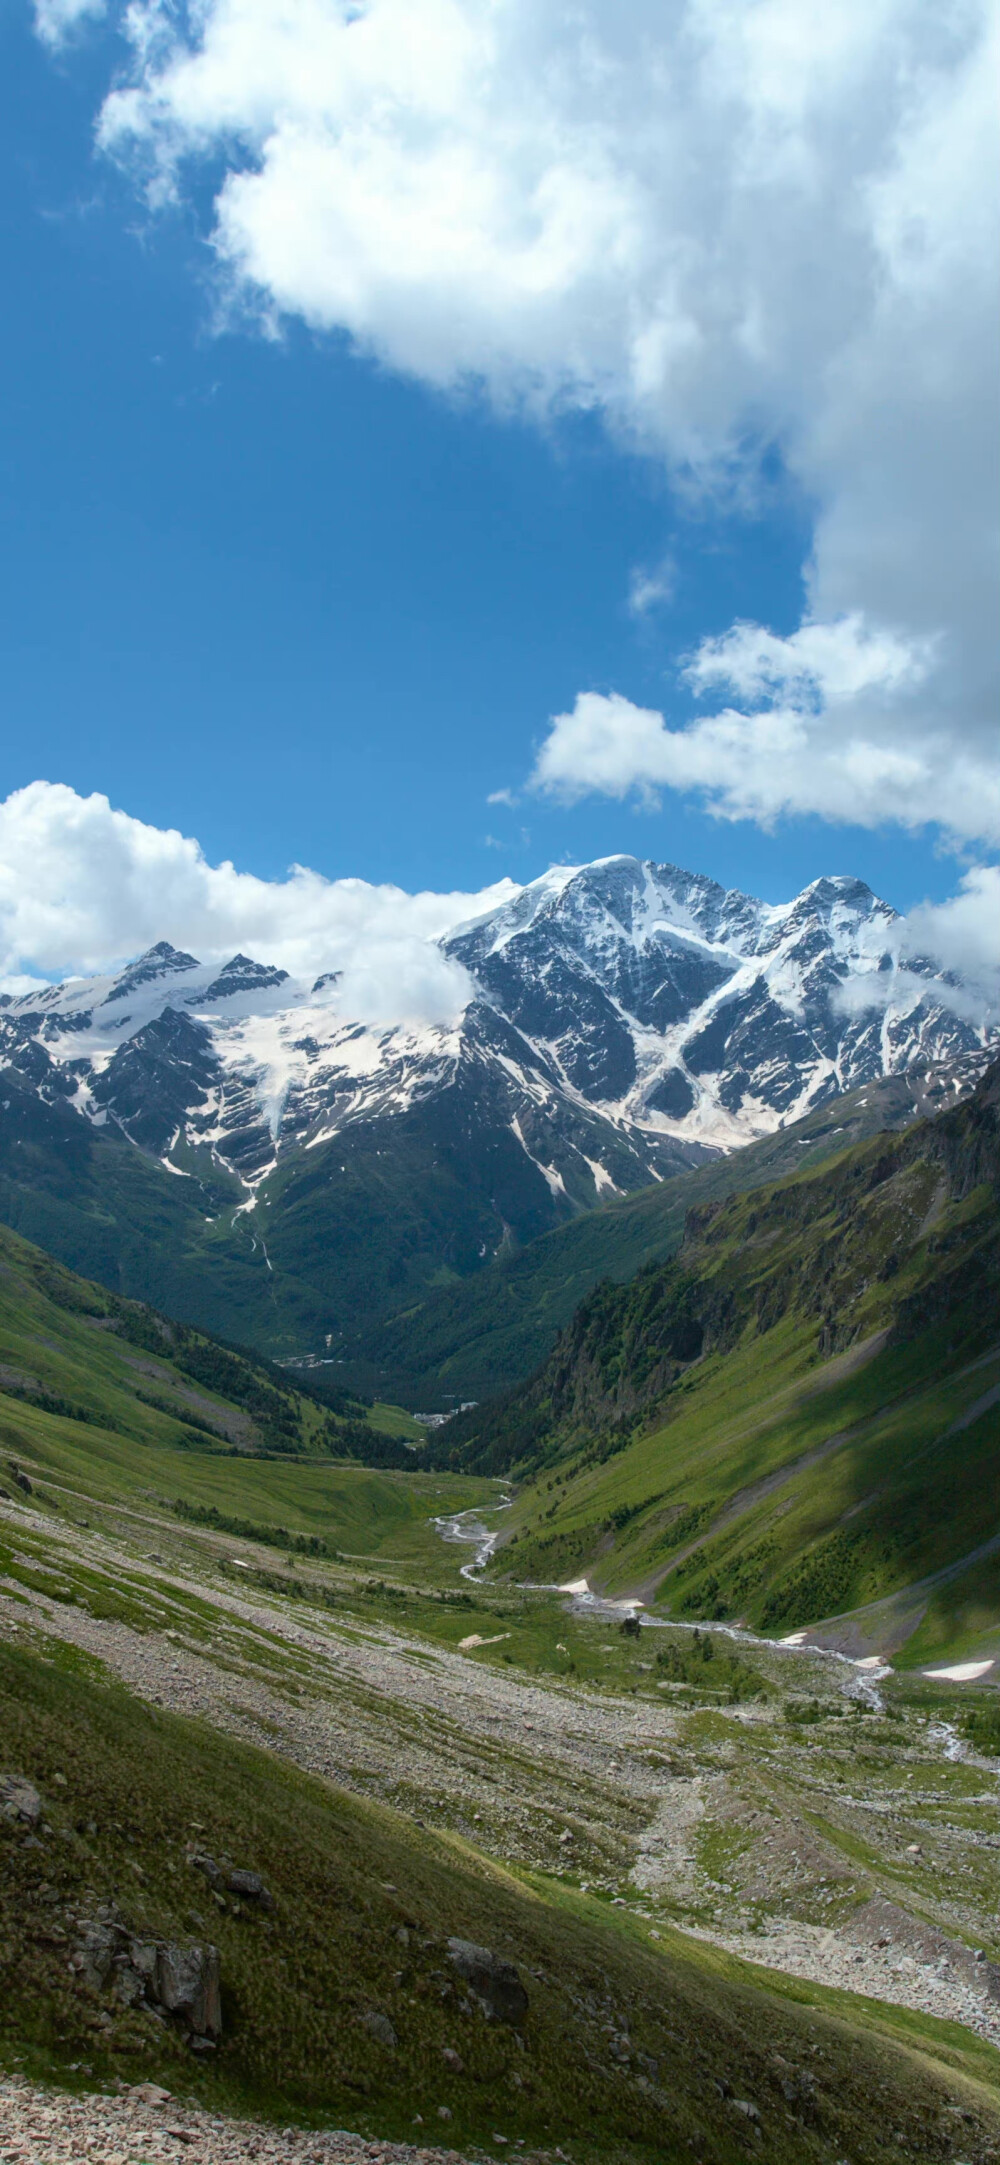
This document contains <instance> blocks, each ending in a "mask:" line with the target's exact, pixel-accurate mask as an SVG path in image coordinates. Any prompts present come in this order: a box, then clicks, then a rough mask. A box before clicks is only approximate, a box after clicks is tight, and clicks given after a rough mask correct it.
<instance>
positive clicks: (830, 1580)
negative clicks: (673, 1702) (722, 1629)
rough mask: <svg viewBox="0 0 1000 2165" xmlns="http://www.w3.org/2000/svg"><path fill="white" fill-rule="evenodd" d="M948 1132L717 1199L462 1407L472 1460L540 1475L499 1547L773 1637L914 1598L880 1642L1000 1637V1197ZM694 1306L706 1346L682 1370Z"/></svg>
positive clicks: (547, 1573)
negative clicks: (622, 1282) (551, 1349)
mask: <svg viewBox="0 0 1000 2165" xmlns="http://www.w3.org/2000/svg"><path fill="white" fill-rule="evenodd" d="M961 1117H962V1116H961V1115H960V1114H955V1115H949V1116H947V1118H948V1119H950V1120H952V1121H953V1122H960V1120H961ZM946 1145H948V1135H947V1131H946V1130H945V1129H944V1128H943V1126H942V1124H940V1123H936V1124H934V1125H933V1126H929V1127H927V1128H925V1129H923V1130H922V1131H921V1132H920V1133H919V1134H915V1133H913V1132H911V1134H910V1135H908V1136H906V1137H903V1138H900V1139H899V1140H898V1141H896V1142H890V1141H888V1140H887V1139H886V1138H880V1139H876V1140H874V1141H872V1142H871V1143H869V1144H866V1145H863V1146H862V1147H861V1148H860V1149H858V1150H855V1151H853V1152H850V1153H847V1154H845V1155H844V1156H843V1157H842V1158H841V1159H839V1160H835V1161H834V1162H833V1163H832V1164H831V1165H830V1166H829V1167H828V1168H826V1169H825V1170H823V1171H821V1172H819V1173H815V1174H812V1175H798V1176H795V1177H793V1178H792V1179H790V1180H788V1181H785V1182H784V1183H782V1184H780V1185H779V1186H778V1187H777V1188H775V1189H773V1190H771V1191H758V1192H757V1193H756V1194H754V1195H753V1196H748V1197H744V1198H737V1199H735V1200H733V1201H732V1202H731V1203H729V1204H728V1205H727V1206H725V1207H724V1208H723V1209H721V1210H719V1211H718V1212H717V1213H707V1214H702V1216H701V1217H700V1218H698V1219H696V1220H695V1221H694V1222H693V1224H692V1225H691V1227H690V1228H689V1237H688V1239H687V1241H686V1244H685V1248H684V1251H683V1254H682V1257H681V1259H680V1263H679V1264H673V1265H668V1266H666V1268H665V1269H664V1270H662V1271H660V1272H656V1271H650V1272H647V1273H646V1274H644V1275H642V1276H640V1277H639V1278H638V1279H637V1280H636V1281H634V1283H633V1285H632V1286H631V1287H628V1288H625V1289H620V1290H618V1289H613V1288H610V1287H607V1288H603V1289H599V1290H598V1292H597V1293H596V1294H595V1295H594V1296H592V1298H591V1301H590V1302H589V1303H588V1304H585V1306H584V1307H583V1309H582V1310H581V1311H580V1313H579V1315H578V1317H577V1318H576V1320H575V1322H574V1325H573V1328H572V1330H571V1331H569V1332H567V1333H566V1334H565V1336H564V1339H563V1340H562V1341H560V1346H559V1348H558V1350H557V1353H556V1355H554V1356H553V1357H552V1359H551V1360H550V1362H549V1364H548V1365H547V1367H546V1368H545V1369H543V1370H542V1371H541V1372H540V1374H539V1376H538V1377H537V1378H536V1379H535V1381H534V1382H533V1383H532V1384H531V1385H530V1386H527V1387H525V1388H524V1390H523V1391H522V1392H521V1393H519V1394H517V1393H515V1394H514V1395H513V1396H512V1398H511V1399H510V1400H509V1401H507V1402H506V1404H504V1403H501V1404H500V1406H499V1407H498V1408H497V1409H496V1410H493V1411H491V1410H488V1409H483V1410H482V1412H481V1413H480V1412H477V1413H476V1414H473V1415H469V1416H466V1417H464V1426H465V1431H466V1434H467V1435H468V1436H469V1437H470V1441H469V1442H468V1443H466V1444H465V1446H464V1455H465V1458H466V1462H467V1463H470V1464H473V1465H480V1466H481V1467H483V1468H484V1469H485V1468H486V1467H489V1468H490V1469H491V1470H494V1469H498V1468H500V1467H502V1466H503V1465H504V1464H508V1465H509V1464H510V1463H511V1461H512V1460H514V1459H516V1458H517V1456H518V1455H519V1454H520V1457H521V1461H522V1467H523V1469H524V1470H525V1471H526V1472H528V1473H530V1474H531V1476H532V1479H531V1481H530V1485H529V1486H528V1487H527V1488H526V1489H524V1490H523V1491H522V1494H521V1496H520V1498H519V1500H518V1503H517V1505H516V1507H515V1511H514V1513H513V1514H512V1516H511V1521H510V1525H511V1533H512V1536H513V1537H514V1540H515V1541H516V1547H513V1548H510V1549H507V1550H505V1551H503V1552H501V1553H502V1555H503V1560H504V1561H505V1562H507V1563H509V1565H510V1567H511V1568H513V1569H515V1570H516V1573H517V1576H518V1577H523V1576H525V1575H526V1574H527V1575H530V1576H534V1577H537V1578H539V1579H546V1580H553V1579H565V1578H569V1577H573V1576H576V1575H577V1574H578V1573H579V1572H580V1571H581V1570H584V1569H586V1570H588V1571H589V1572H590V1574H591V1576H592V1578H593V1579H594V1580H595V1581H596V1582H597V1583H598V1584H601V1585H603V1586H605V1587H607V1588H608V1589H609V1590H616V1591H619V1592H622V1591H626V1590H629V1591H631V1590H639V1591H642V1593H643V1594H644V1595H645V1597H646V1598H647V1599H656V1600H658V1601H659V1602H660V1603H661V1604H662V1605H663V1606H664V1607H665V1608H667V1609H668V1610H669V1611H670V1612H672V1613H675V1614H680V1615H689V1616H691V1617H698V1616H708V1617H718V1618H725V1617H729V1618H744V1619H746V1620H748V1621H750V1622H751V1623H753V1624H755V1625H757V1626H758V1627H762V1628H764V1629H766V1630H770V1631H776V1632H788V1631H791V1630H794V1629H797V1628H801V1627H803V1626H805V1625H806V1624H813V1623H815V1622H816V1621H817V1620H818V1619H821V1618H824V1617H829V1616H832V1615H839V1614H842V1613H843V1612H845V1611H851V1610H857V1609H859V1608H862V1607H863V1606H865V1605H867V1604H873V1603H879V1602H885V1601H886V1600H892V1599H893V1598H894V1600H895V1606H894V1607H890V1609H889V1610H888V1611H886V1610H880V1611H876V1613H875V1614H874V1615H873V1616H872V1617H871V1618H870V1619H869V1620H868V1622H867V1623H865V1622H864V1621H863V1620H862V1621H861V1622H860V1623H859V1625H858V1627H857V1635H858V1651H867V1650H869V1648H870V1647H871V1646H872V1645H874V1646H875V1647H877V1648H879V1649H881V1648H882V1647H883V1646H884V1645H885V1644H886V1643H888V1644H895V1645H899V1644H901V1643H904V1642H905V1641H906V1639H907V1638H908V1637H909V1636H910V1634H911V1633H913V1632H914V1631H915V1630H916V1627H917V1625H918V1624H919V1626H920V1635H919V1637H918V1638H915V1639H914V1654H913V1658H917V1655H918V1654H919V1655H920V1656H921V1657H922V1656H923V1655H924V1654H925V1653H926V1651H927V1650H928V1649H932V1650H933V1651H935V1652H938V1651H942V1650H943V1649H944V1648H947V1649H948V1650H949V1651H952V1650H953V1649H955V1648H958V1647H961V1650H962V1651H963V1652H965V1651H968V1650H969V1648H970V1647H971V1646H973V1645H974V1644H976V1643H977V1642H978V1640H979V1639H980V1637H981V1636H982V1635H983V1634H985V1635H986V1637H987V1639H988V1640H989V1642H990V1644H991V1646H992V1645H993V1644H994V1643H998V1644H1000V1637H998V1627H1000V1553H998V1552H994V1553H993V1554H992V1555H987V1556H985V1557H982V1558H979V1557H978V1556H977V1554H976V1552H977V1551H978V1550H979V1549H980V1548H982V1547H983V1546H984V1545H986V1544H988V1543H990V1542H991V1541H992V1540H993V1539H994V1538H995V1536H996V1533H997V1526H996V1456H997V1446H998V1436H1000V1410H998V1407H997V1404H996V1403H995V1399H994V1402H993V1403H990V1402H989V1401H990V1399H991V1397H993V1396H994V1394H995V1392H996V1386H997V1384H998V1380H1000V1356H998V1350H997V1346H996V1336H997V1333H996V1291H997V1283H998V1238H997V1200H996V1192H995V1190H994V1189H992V1188H991V1187H990V1186H989V1185H988V1184H985V1183H982V1182H979V1183H977V1185H975V1186H974V1187H973V1188H972V1189H971V1190H970V1192H968V1193H965V1194H963V1193H962V1192H961V1190H962V1186H963V1179H962V1175H961V1168H960V1164H959V1162H958V1160H956V1161H955V1163H954V1164H953V1165H951V1168H950V1170H949V1160H948V1149H947V1148H946ZM949 1147H950V1146H949ZM957 1147H958V1144H957V1143H956V1148H957ZM952 1155H953V1156H954V1153H952ZM959 1155H960V1153H959ZM979 1169H981V1168H980V1167H979V1165H978V1162H977V1164H976V1165H975V1166H973V1168H972V1170H973V1172H974V1171H976V1170H979ZM970 1177H971V1176H970ZM949 1182H950V1185H951V1189H952V1197H951V1200H949V1199H948V1194H947V1190H948V1186H949ZM956 1190H957V1191H958V1192H956ZM679 1302H680V1303H681V1304H682V1305H685V1312H686V1308H687V1305H691V1304H693V1308H694V1310H695V1311H697V1314H698V1316H699V1317H700V1318H701V1320H702V1323H703V1324H704V1328H705V1338H704V1343H703V1350H702V1357H701V1358H700V1359H699V1360H697V1361H696V1362H695V1363H694V1364H693V1365H689V1366H687V1367H686V1368H684V1367H683V1366H682V1367H681V1374H680V1378H679V1380H677V1381H675V1382H674V1384H673V1387H672V1388H666V1387H665V1381H664V1360H665V1351H664V1349H665V1347H666V1349H667V1351H668V1352H669V1347H670V1342H671V1341H670V1333H671V1331H672V1330H675V1329H676V1315H677V1312H678V1303H679ZM838 1345H839V1347H840V1351H839V1352H838V1351H837V1350H836V1348H837V1347H838ZM824 1347H825V1349H826V1350H827V1352H828V1353H830V1355H831V1357H829V1358H827V1359H824V1358H823V1357H822V1352H823V1349H824ZM668 1365H669V1364H668ZM644 1373H646V1374H648V1376H649V1379H650V1381H649V1386H648V1393H647V1399H646V1403H645V1404H644V1397H643V1383H642V1379H643V1375H644ZM666 1382H667V1383H669V1376H668V1377H666ZM477 1424H478V1435H477V1434H476V1429H477ZM450 1433H451V1431H449V1434H450ZM456 1433H457V1434H458V1433H460V1431H456ZM505 1437H506V1439H507V1447H506V1450H505ZM456 1456H457V1457H459V1458H460V1457H461V1456H462V1447H461V1446H459V1449H458V1452H457V1453H456ZM939 1574H952V1575H950V1576H948V1577H946V1578H945V1579H944V1580H943V1582H941V1583H938V1584H936V1585H935V1584H931V1585H928V1586H926V1587H923V1588H922V1591H921V1592H920V1593H919V1595H914V1597H913V1598H912V1599H911V1600H908V1601H907V1600H903V1599H902V1598H901V1597H902V1596H903V1595H904V1594H905V1591H906V1589H909V1588H914V1587H921V1586H922V1582H924V1581H926V1580H933V1579H934V1578H935V1577H936V1576H937V1575H939Z"/></svg>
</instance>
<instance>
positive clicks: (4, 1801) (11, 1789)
mask: <svg viewBox="0 0 1000 2165" xmlns="http://www.w3.org/2000/svg"><path fill="white" fill-rule="evenodd" d="M0 1810H2V1811H3V1814H4V1817H5V1818H6V1819H17V1820H20V1821H21V1823H22V1825H24V1826H26V1827H37V1825H38V1822H39V1820H40V1818H41V1816H42V1800H41V1797H40V1796H39V1794H38V1791H37V1789H33V1788H32V1785H31V1783H30V1782H29V1781H26V1780H25V1778H24V1775H23V1774H7V1775H5V1776H3V1777H2V1778H0Z"/></svg>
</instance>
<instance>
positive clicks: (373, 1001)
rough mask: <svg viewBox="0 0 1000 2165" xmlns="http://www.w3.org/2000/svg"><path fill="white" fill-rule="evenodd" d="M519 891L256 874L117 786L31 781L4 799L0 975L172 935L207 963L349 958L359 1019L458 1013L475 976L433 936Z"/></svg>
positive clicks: (345, 968)
mask: <svg viewBox="0 0 1000 2165" xmlns="http://www.w3.org/2000/svg"><path fill="white" fill-rule="evenodd" d="M516 893H517V888H516V887H515V886H514V885H513V883H512V882H511V881H510V880H500V881H499V882H498V883H497V884H496V885H495V886H493V887H488V888H485V889H484V890H483V891H482V892H481V893H480V894H449V895H439V894H416V895H411V894H406V893H404V891H403V890H402V889H401V888H398V887H390V886H384V887H374V886H371V885H369V883H368V882H367V881H366V880H359V879H341V880H328V879H324V878H323V877H322V875H321V874H320V873H318V872H311V871H309V870H308V869H307V867H305V866H303V865H293V866H292V868H291V870H290V872H289V874H288V877H287V878H286V879H284V880H262V879H257V878H256V877H255V876H254V874H253V873H250V872H237V871H236V869H235V867H234V866H233V865H231V864H220V865H210V864H209V863H208V861H207V859H206V858H205V856H204V854H203V852H202V850H201V848H200V847H199V844H198V843H197V842H196V841H193V840H192V839H191V838H190V836H187V835H182V834H179V833H178V832H177V831H176V829H174V828H166V829H165V828H160V827H151V826H148V825H147V824H146V823H145V822H144V821H142V820H138V819H132V818H131V817H130V816H129V814H128V813H126V812H120V811H115V810H113V809H112V807H111V805H110V804H109V802H108V799H107V798H106V797H103V796H98V795H94V796H90V797H80V796H77V794H76V792H75V790H72V789H69V788H67V787H65V785H63V784H61V783H49V782H33V783H31V784H30V786H29V787H28V788H27V789H21V790H17V791H16V792H15V793H14V794H13V795H12V796H10V797H8V798H7V799H6V801H5V802H4V803H2V804H0V973H2V976H0V983H2V984H3V987H4V989H6V990H7V991H16V990H26V989H28V987H29V985H30V983H31V978H30V977H28V978H25V976H24V974H23V973H24V971H25V969H26V968H27V970H28V971H34V972H41V973H44V974H47V975H51V976H54V977H63V976H65V975H67V974H69V973H71V972H72V973H81V972H83V973H89V972H92V971H99V970H106V969H110V968H112V967H117V966H118V965H119V964H120V963H122V962H123V961H125V960H126V959H127V958H129V957H130V956H132V955H135V954H138V953H141V952H142V951H143V950H144V949H145V948H147V947H151V946H152V945H153V944H154V942H155V941H157V940H163V939H166V940H170V942H171V943H172V945H173V946H175V947H180V948H184V949H186V950H189V951H190V952H191V953H193V954H195V955H197V957H198V959H199V961H202V962H214V961H218V962H224V961H227V960H228V959H229V957H230V956H231V955H233V954H235V953H236V952H237V951H239V950H242V951H243V952H244V953H249V954H251V955H253V956H254V957H255V958H257V959H259V960H261V961H264V962H270V963H273V964H275V965H277V966H278V967H279V968H282V969H286V970H288V971H289V972H290V974H291V975H292V976H293V977H305V978H313V977H315V976H318V975H319V974H320V973H321V972H323V971H327V970H341V971H342V972H343V976H342V979H341V983H340V986H339V988H338V998H339V1003H340V1006H341V1009H342V1012H343V1013H344V1014H345V1015H349V1016H351V1017H352V1019H355V1020H358V1021H365V1022H398V1021H411V1020H415V1021H421V1020H422V1021H433V1022H444V1021H450V1020H451V1019H452V1018H453V1017H454V1016H455V1015H456V1014H457V1013H459V1012H460V1011H461V1009H462V1008H463V1007H464V1006H465V1004H466V1002H467V1000H468V998H469V995H470V991H471V983H470V980H469V978H468V976H467V975H466V972H465V971H464V970H463V969H462V968H461V967H460V966H459V964H458V963H456V962H453V961H451V960H450V959H449V958H448V957H447V956H446V955H444V954H442V952H441V950H440V948H439V947H437V946H436V945H435V942H436V941H437V940H438V939H440V938H441V936H442V934H444V933H445V932H448V931H449V930H451V929H452V928H453V927H454V926H455V925H457V924H460V923H463V922H464V921H465V920H466V919H468V918H470V917H474V916H478V915H479V913H480V912H481V911H483V910H487V909H490V908H492V907H494V906H495V905H496V904H497V903H499V902H501V901H504V900H506V899H507V898H508V897H509V896H511V895H512V894H516Z"/></svg>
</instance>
